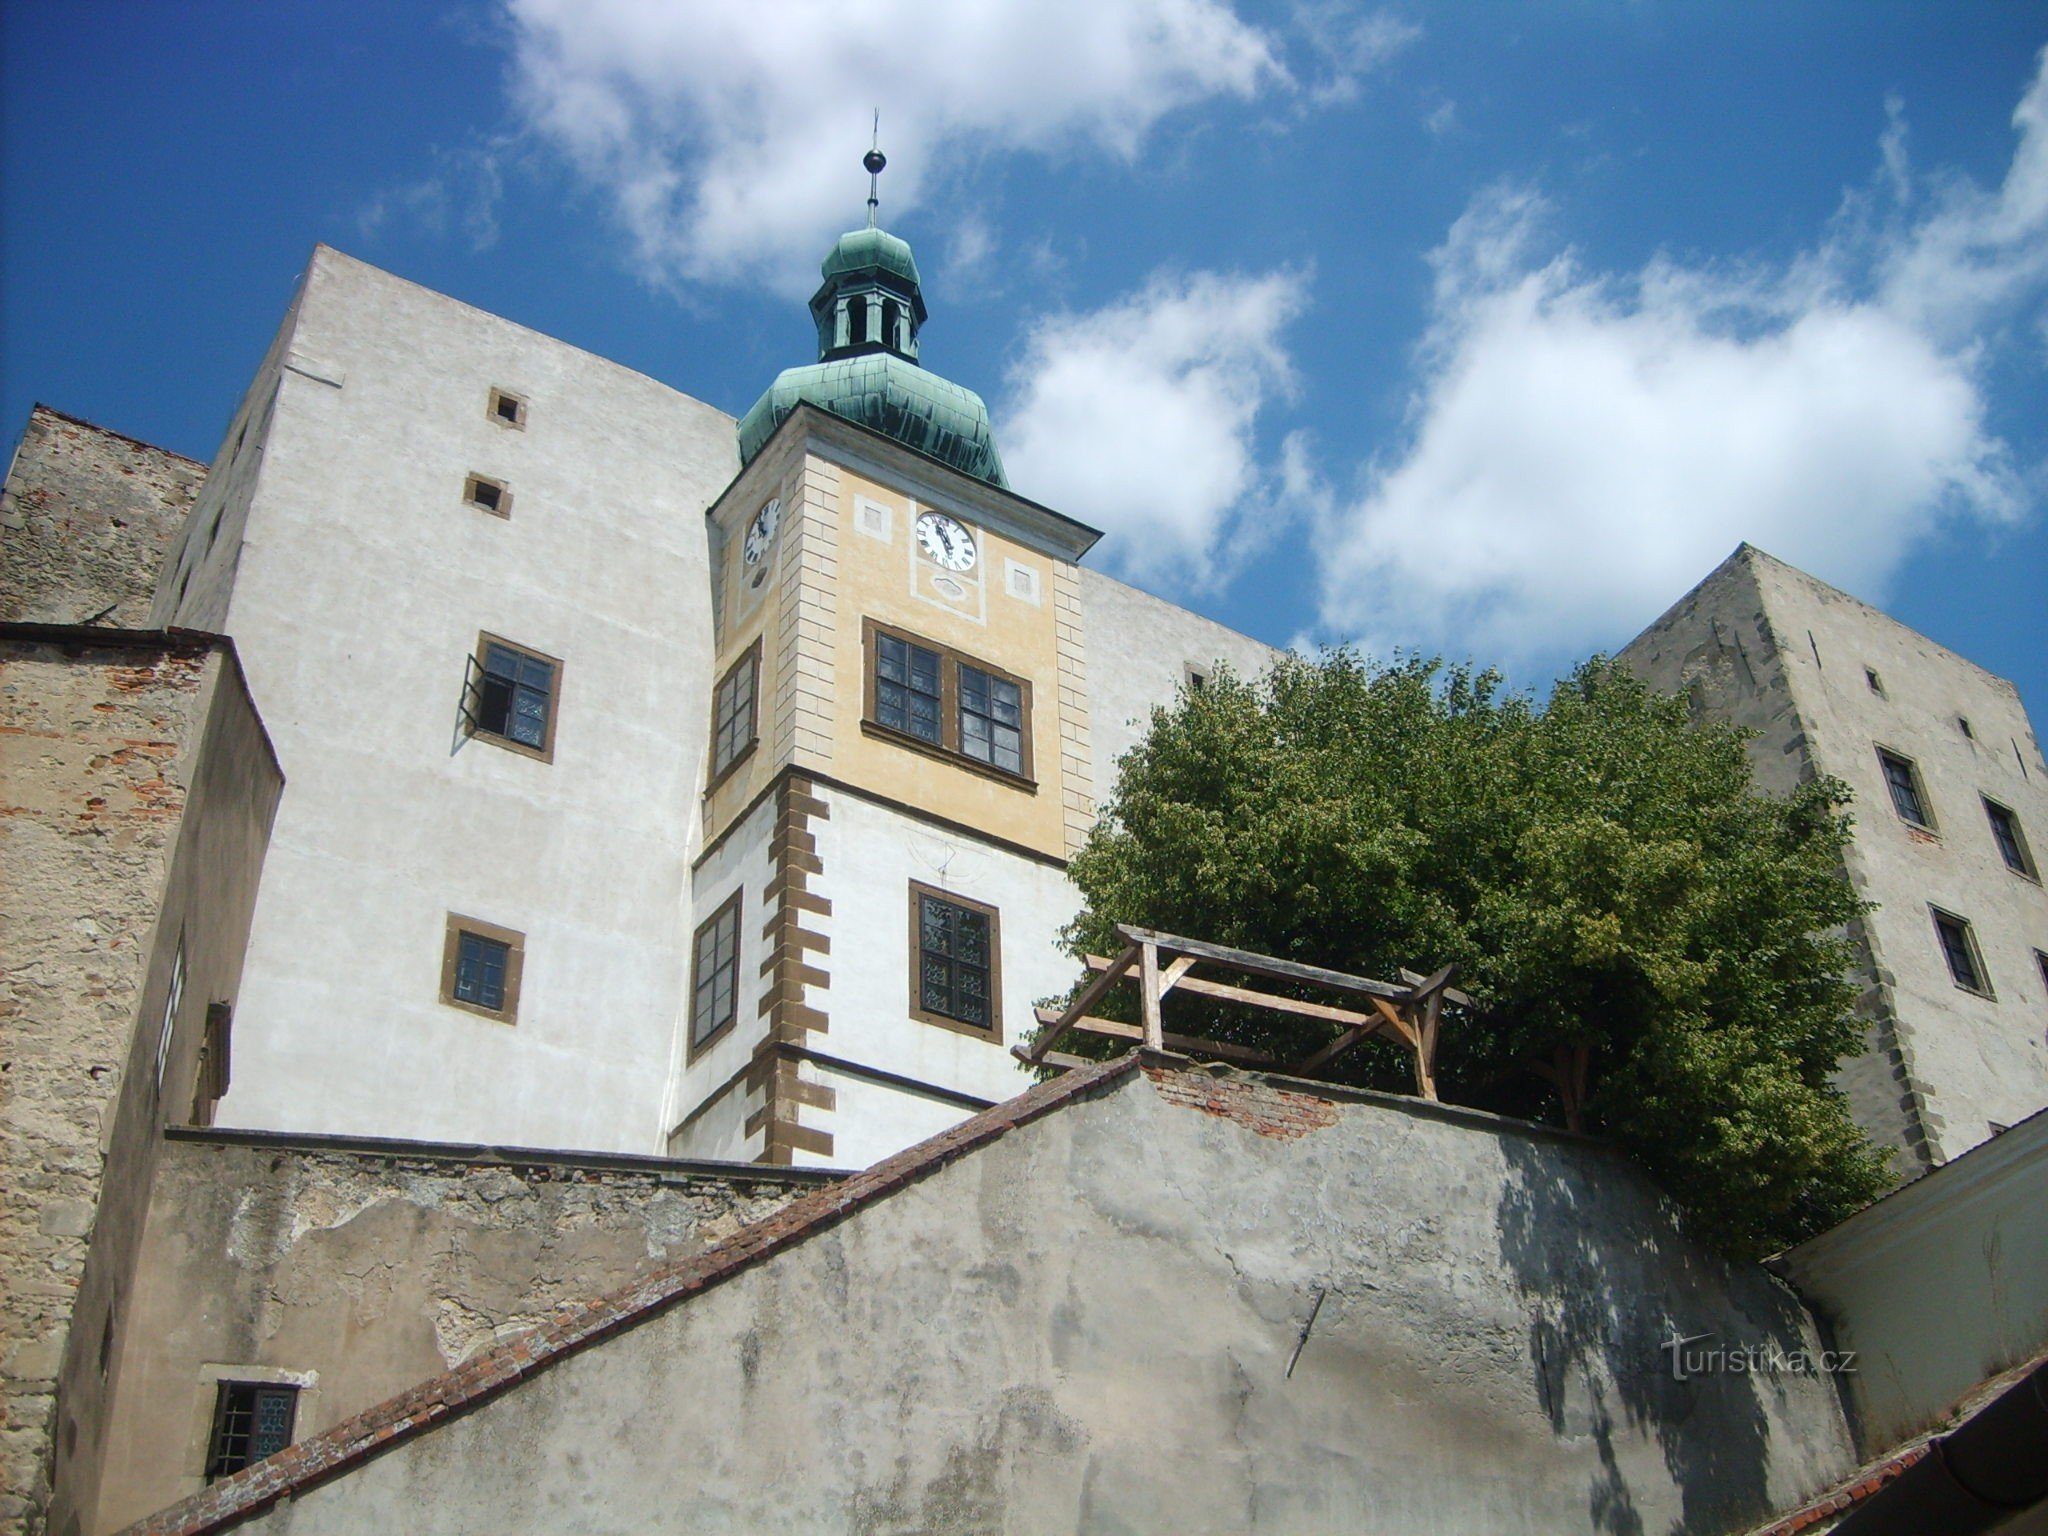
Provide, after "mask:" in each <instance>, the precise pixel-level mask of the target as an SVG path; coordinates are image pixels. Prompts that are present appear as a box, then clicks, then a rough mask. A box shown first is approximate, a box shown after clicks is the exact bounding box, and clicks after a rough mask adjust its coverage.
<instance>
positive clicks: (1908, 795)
mask: <svg viewBox="0 0 2048 1536" xmlns="http://www.w3.org/2000/svg"><path fill="white" fill-rule="evenodd" d="M1877 760H1878V762H1880V763H1881V764H1883V765H1884V781H1885V783H1886V785H1887V786H1889V788H1890V789H1891V792H1892V809H1894V810H1895V811H1897V812H1898V813H1899V815H1900V816H1901V817H1902V818H1904V819H1905V820H1907V821H1910V822H1911V823H1913V825H1914V826H1916V827H1931V826H1933V825H1934V823H1933V822H1932V821H1930V820H1929V819H1928V815H1927V802H1926V800H1925V799H1924V798H1923V797H1922V796H1921V794H1920V775H1919V774H1917V773H1915V772H1914V771H1913V764H1912V763H1911V762H1910V761H1909V760H1907V759H1906V758H1903V757H1900V756H1899V755H1898V753H1896V752H1886V751H1884V750H1883V749H1882V748H1880V749H1879V750H1878V754H1877Z"/></svg>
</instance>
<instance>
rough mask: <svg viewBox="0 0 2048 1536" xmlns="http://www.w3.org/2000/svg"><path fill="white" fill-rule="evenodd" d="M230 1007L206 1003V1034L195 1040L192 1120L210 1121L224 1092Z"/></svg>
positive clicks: (231, 1008) (232, 1020)
mask: <svg viewBox="0 0 2048 1536" xmlns="http://www.w3.org/2000/svg"><path fill="white" fill-rule="evenodd" d="M233 1025H234V1009H233V1007H232V1006H230V1005H229V1004H227V1003H208V1004H207V1005H206V1034H205V1035H204V1036H203V1037H202V1038H201V1040H200V1042H199V1070H198V1071H197V1072H196V1073H195V1074H194V1076H193V1080H192V1123H193V1124H194V1125H211V1124H213V1112H214V1110H215V1108H216V1107H217V1106H218V1105H219V1104H220V1101H221V1100H222V1099H224V1098H226V1097H227V1091H228V1051H229V1045H228V1039H229V1033H230V1031H231V1030H232V1028H233Z"/></svg>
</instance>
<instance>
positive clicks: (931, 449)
mask: <svg viewBox="0 0 2048 1536" xmlns="http://www.w3.org/2000/svg"><path fill="white" fill-rule="evenodd" d="M870 169H871V170H872V169H873V168H872V167H871V168H870ZM821 270H822V275H823V277H824V282H823V283H822V284H821V285H820V286H819V288H818V291H817V293H816V294H814V295H813V296H812V298H811V318H812V320H814V321H815V322H816V323H817V327H818V360H817V361H816V362H815V363H811V364H809V365H808V366H806V367H803V368H786V369H784V370H783V371H782V373H781V374H780V375H779V376H778V377H777V378H776V380H775V382H774V383H773V384H772V385H770V386H769V388H768V392H767V393H766V394H764V395H762V396H761V398H760V399H759V400H756V401H755V402H754V408H753V409H752V410H750V411H748V412H747V414H746V415H745V416H744V417H743V418H741V420H740V464H741V465H742V467H744V466H745V465H747V464H750V463H752V462H753V459H754V455H755V454H757V453H759V452H760V451H761V445H762V444H764V443H766V442H767V441H768V439H769V438H770V437H772V436H773V435H774V433H775V429H776V428H777V427H779V426H781V425H782V423H783V421H784V419H785V418H786V417H787V416H788V415H789V413H790V412H791V411H793V410H795V409H796V408H797V405H798V403H799V402H806V401H807V402H809V403H810V404H812V405H815V406H817V407H818V408H819V409H820V410H825V411H830V412H831V413H832V414H833V415H835V416H843V417H845V418H846V419H847V420H848V421H853V422H858V423H859V424H860V425H862V426H864V427H868V428H870V429H872V430H873V431H876V432H880V433H881V434H883V435H884V436H885V437H893V438H895V439H896V440H897V441H898V442H899V443H905V444H908V445H909V446H910V447H912V448H915V449H916V450H917V451H918V452H919V453H925V454H929V455H931V457H933V458H935V459H937V460H939V461H940V462H941V463H945V464H950V465H952V466H953V467H954V468H955V469H958V470H961V471H963V472H965V473H967V474H970V475H973V476H975V477H976V478H977V479H981V480H986V481H988V482H989V484H991V485H999V486H1002V487H1003V488H1004V489H1005V490H1007V489H1008V488H1009V482H1008V481H1007V480H1005V479H1004V478H1003V461H1002V457H1001V455H999V454H998V453H997V452H996V440H995V434H994V433H993V432H992V431H991V430H990V429H989V424H988V407H987V406H985V405H983V404H982V403H981V396H979V395H977V394H975V393H974V391H973V390H971V389H962V388H961V387H960V386H959V385H958V384H951V383H948V382H947V381H946V380H944V379H942V378H940V377H939V376H938V375H937V374H935V373H928V372H926V371H925V370H924V369H923V368H921V367H919V366H918V361H917V354H918V332H919V330H920V329H921V328H922V327H923V325H924V321H925V307H924V291H923V288H922V286H921V285H920V283H919V281H918V276H917V259H916V258H915V257H914V256H912V255H911V254H910V246H909V243H908V242H907V241H904V240H900V239H898V238H897V237H896V236H895V235H892V234H890V233H889V232H888V231H887V230H884V229H876V228H874V227H873V226H872V225H870V226H869V227H868V228H866V229H856V230H854V231H852V232H851V233H849V234H844V235H841V236H840V237H839V239H838V241H837V242H835V243H834V245H833V247H832V249H831V251H830V252H829V253H828V254H827V255H826V257H825V263H824V266H823V268H822V269H821Z"/></svg>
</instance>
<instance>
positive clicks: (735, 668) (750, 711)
mask: <svg viewBox="0 0 2048 1536" xmlns="http://www.w3.org/2000/svg"><path fill="white" fill-rule="evenodd" d="M742 671H745V672H747V673H749V674H750V678H751V680H750V682H749V684H748V688H747V734H746V739H745V740H744V741H742V742H741V743H740V744H739V745H738V746H736V747H735V748H733V753H732V756H731V757H729V758H727V759H726V760H725V761H724V762H723V763H720V762H719V760H718V741H719V737H720V735H721V734H722V731H723V721H722V720H721V718H720V716H721V715H722V713H723V709H722V706H721V703H720V700H721V699H722V698H723V696H724V694H725V690H726V685H727V684H729V683H730V682H732V680H733V679H734V678H736V677H738V676H739V675H740V673H741V672H742ZM760 741H761V637H760V636H759V635H756V636H755V637H754V643H753V644H752V645H750V646H748V647H747V648H746V650H744V651H742V652H741V653H740V655H739V659H738V660H736V661H734V662H733V664H732V665H731V666H729V667H727V668H726V669H725V675H724V676H722V677H720V678H719V680H718V686H717V687H715V688H713V689H712V690H711V777H710V779H709V780H708V781H707V782H706V783H705V785H704V793H705V794H707V795H708V794H711V793H712V792H713V791H715V790H716V789H717V788H718V786H719V785H721V784H723V783H724V782H725V781H726V780H727V779H729V778H731V777H732V775H733V773H734V772H735V771H736V770H737V769H738V768H739V767H740V765H741V764H742V763H744V762H746V760H747V759H748V758H750V757H752V756H753V755H754V748H755V747H757V746H758V745H760Z"/></svg>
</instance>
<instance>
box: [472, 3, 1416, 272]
mask: <svg viewBox="0 0 2048 1536" xmlns="http://www.w3.org/2000/svg"><path fill="white" fill-rule="evenodd" d="M503 3H504V7H505V12H506V15H507V18H508V21H509V31H510V36H511V40H512V57H513V71H512V73H513V92H514V100H515V103H516V105H517V107H518V109H519V111H520V113H521V115H522V117H523V119H524V121H525V123H526V124H527V126H528V127H530V128H532V129H533V130H535V131H536V132H537V133H538V134H539V135H540V136H541V137H542V138H543V139H544V140H545V141H547V142H549V143H551V144H553V145H555V146H556V147H558V148H559V149H561V150H562V151H564V152H565V153H566V154H567V155H568V157H569V158H570V160H571V162H572V163H573V164H574V165H575V167H576V168H577V170H578V172H579V173H580V174H581V175H582V176H583V177H584V178H585V179H586V180H588V181H589V182H591V183H592V184H593V185H595V186H596V187H598V188H599V189H600V191H601V192H602V193H603V195H604V196H605V197H607V198H608V199H609V200H610V202H611V204H612V207H613V209H614V211H615V212H616V214H617V216H618V218H619V220H620V222H621V223H622V224H623V226H624V228H625V230H626V233H627V235H628V236H629V238H630V241H631V251H632V255H633V257H634V259H635V260H636V262H637V264H638V265H639V267H640V269H641V270H642V271H643V273H645V274H646V275H648V276H650V277H653V278H657V279H663V280H678V279H681V280H691V281H701V280H712V281H720V282H766V283H768V284H770V285H772V286H774V287H777V288H779V289H782V290H785V291H800V290H802V289H805V288H806V287H807V286H808V285H809V283H810V282H811V281H812V280H813V277H814V267H815V263H816V261H817V260H818V257H819V256H820V255H821V254H822V252H823V248H824V244H825V242H826V241H828V240H829V239H830V238H831V237H832V235H833V234H834V233H836V232H838V231H839V230H842V229H845V228H848V227H850V226H851V225H852V224H853V223H855V222H856V221H857V220H858V218H859V216H860V213H861V203H862V199H863V197H864V195H865V192H866V186H865V183H864V179H863V178H862V176H861V173H860V168H859V160H860V155H861V152H862V151H864V150H865V149H866V148H867V144H868V133H869V122H870V116H869V115H870V113H871V112H872V111H875V110H879V111H880V113H881V119H882V147H883V149H884V151H885V152H886V153H887V154H888V156H889V159H890V167H889V170H888V171H887V173H886V174H885V175H884V177H883V185H882V198H883V213H884V217H885V218H887V217H900V215H901V214H902V213H903V212H904V211H905V210H907V209H910V208H914V207H916V206H918V204H919V203H920V202H921V201H923V200H924V199H925V198H926V197H927V196H928V195H930V194H931V193H932V192H933V190H934V189H935V188H939V187H941V186H943V185H945V184H946V183H948V182H949V181H951V180H954V179H956V178H958V177H960V176H962V175H963V174H965V173H967V172H968V171H970V170H972V169H973V168H974V167H975V166H977V165H978V164H980V163H981V162H983V161H984V160H985V159H986V157H988V156H989V155H990V154H992V153H1011V152H1020V151H1021V152H1026V153H1031V154H1036V155H1041V156H1050V157H1058V156H1066V155H1073V154H1095V155H1104V156H1108V157H1111V158H1113V159H1121V160H1125V161H1131V160H1135V159H1136V157H1137V156H1138V155H1139V154H1140V152H1141V151H1142V149H1143V148H1144V146H1145V144H1146V142H1147V140H1148V138H1149V136H1151V135H1152V134H1153V132H1154V130H1155V129H1156V128H1157V127H1158V125H1159V124H1160V122H1161V120H1162V119H1164V118H1166V117H1168V116H1169V115H1170V114H1172V113H1174V112H1176V111H1178V110H1180V109H1183V108H1188V107H1193V106H1197V105H1200V104H1203V103H1213V102H1217V101H1221V100H1237V101H1251V100H1253V99H1255V98H1257V97H1259V96H1261V95H1263V94H1267V93H1278V94H1281V95H1284V96H1286V97H1287V98H1289V99H1293V100H1299V101H1303V102H1306V103H1308V104H1311V105H1328V104H1333V103H1338V102H1342V101H1346V100H1349V99H1351V98H1352V97H1355V96H1356V95H1357V94H1358V90H1359V83H1360V80H1361V79H1362V77H1363V76H1364V75H1365V74H1366V73H1368V72H1369V71H1371V70H1373V69H1376V68H1378V67H1379V66H1380V65H1381V64H1382V63H1383V62H1384V61H1385V60H1386V59H1387V58H1388V57H1389V56H1391V55H1392V54H1393V53H1395V52H1397V51H1398V50H1399V49H1400V48H1401V47H1402V46H1403V45H1405V44H1406V43H1407V42H1408V41H1409V40H1410V39H1411V38H1412V37H1413V36H1414V35H1415V29H1414V28H1412V27H1409V26H1407V25H1406V24H1405V23H1402V22H1399V21H1395V20H1393V19H1391V18H1389V17H1387V16H1384V15H1381V14H1379V13H1376V12H1368V11H1363V10H1361V9H1359V8H1358V7H1357V6H1355V5H1353V4H1350V3H1348V0H1314V3H1305V4H1302V5H1299V6H1297V7H1296V8H1295V10H1294V11H1293V12H1292V13H1291V16H1290V18H1289V21H1288V23H1287V25H1286V26H1284V27H1280V28H1272V27H1261V26H1256V25H1253V24H1252V23H1250V22H1247V21H1245V20H1243V19H1241V18H1240V17H1239V15H1238V14H1237V12H1236V10H1235V9H1233V7H1232V4H1231V3H1230V0H949V3H947V4H944V5H934V4H930V3H929V0H782V3H780V4H778V5H776V6H774V7H773V8H771V9H769V10H766V11H764V10H762V9H760V8H758V7H748V6H735V5H682V4H677V3H675V0H503ZM1290 54H1292V55H1295V56H1296V63H1297V64H1298V66H1299V68H1300V71H1301V73H1302V75H1303V77H1304V78H1303V79H1297V78H1296V73H1295V70H1294V69H1291V68H1290V65H1289V62H1288V57H1289V55H1290Z"/></svg>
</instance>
